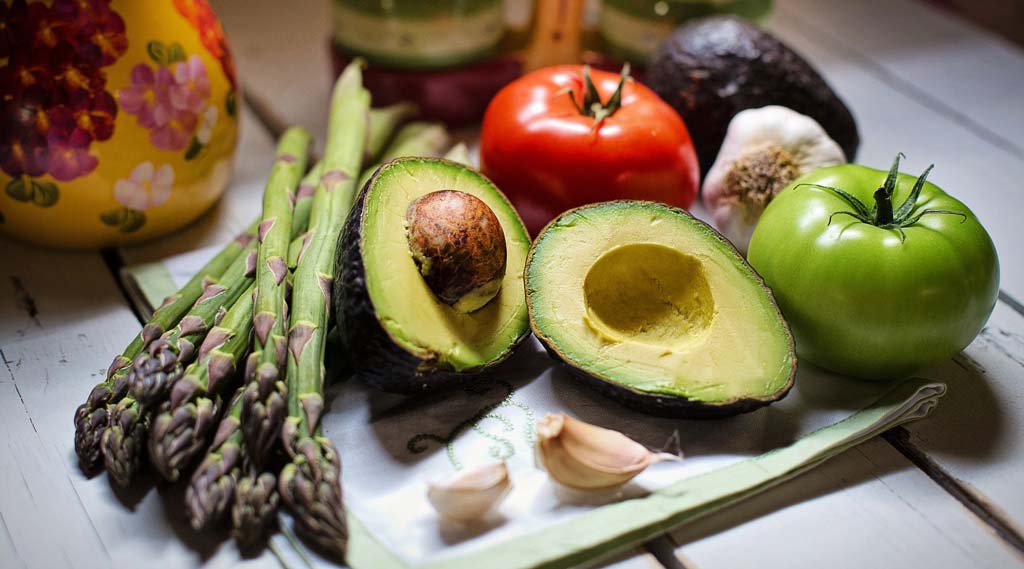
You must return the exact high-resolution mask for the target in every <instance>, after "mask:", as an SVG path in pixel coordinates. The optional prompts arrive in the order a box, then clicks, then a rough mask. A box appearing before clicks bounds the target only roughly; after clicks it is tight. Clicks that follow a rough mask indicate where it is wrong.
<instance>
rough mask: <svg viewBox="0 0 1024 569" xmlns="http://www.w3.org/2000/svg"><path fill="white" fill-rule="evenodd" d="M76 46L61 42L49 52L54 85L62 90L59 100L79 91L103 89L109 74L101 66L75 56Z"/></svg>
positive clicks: (64, 99)
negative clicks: (77, 58) (90, 63)
mask: <svg viewBox="0 0 1024 569" xmlns="http://www.w3.org/2000/svg"><path fill="white" fill-rule="evenodd" d="M74 54H75V52H74V48H73V47H71V45H70V44H68V43H67V42H61V43H60V44H58V45H57V46H56V47H55V48H54V49H53V50H51V51H50V52H49V58H50V65H51V67H50V73H52V75H53V81H54V87H55V88H56V89H57V90H58V91H59V92H60V94H61V97H60V98H59V100H61V101H68V100H70V98H71V96H72V95H74V93H75V92H77V91H85V92H91V91H103V90H104V89H105V88H106V85H107V75H106V73H104V72H103V71H102V70H101V69H100V68H98V67H96V66H94V65H89V64H88V63H85V62H83V61H81V60H76V59H75V57H74Z"/></svg>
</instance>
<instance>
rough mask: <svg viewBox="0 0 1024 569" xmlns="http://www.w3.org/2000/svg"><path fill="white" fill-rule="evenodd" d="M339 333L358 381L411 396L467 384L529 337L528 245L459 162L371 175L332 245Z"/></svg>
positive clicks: (491, 189) (521, 230) (505, 210)
mask: <svg viewBox="0 0 1024 569" xmlns="http://www.w3.org/2000/svg"><path fill="white" fill-rule="evenodd" d="M340 239H341V241H340V244H339V247H338V260H337V262H338V267H337V271H336V273H335V274H336V275H337V276H338V279H337V281H336V282H335V285H334V294H333V297H334V306H335V314H337V316H338V327H339V331H340V332H341V338H342V341H343V344H344V346H345V348H346V351H347V354H348V357H349V358H350V361H351V362H352V364H353V366H354V368H355V372H356V374H357V375H359V376H362V377H363V378H365V379H367V380H368V381H369V382H370V383H372V384H373V385H375V386H377V387H379V388H381V389H383V390H386V391H392V392H398V393H415V392H421V391H426V390H431V389H436V388H441V387H445V386H450V385H451V384H453V383H457V382H459V381H460V380H465V379H467V378H471V377H473V376H474V375H476V374H478V373H479V372H481V371H484V370H485V369H488V368H490V367H492V366H494V365H495V364H497V363H499V362H501V361H503V360H505V359H506V358H507V357H508V356H509V355H510V354H511V353H512V351H513V350H514V348H515V347H516V346H517V345H519V344H520V343H521V342H522V340H523V339H524V338H525V337H526V335H527V334H528V333H529V329H530V328H529V318H528V313H527V310H526V299H525V298H524V296H523V267H524V265H525V263H526V257H527V255H528V254H529V249H530V237H529V234H528V233H527V232H526V228H525V227H524V226H523V222H522V220H520V219H519V216H518V215H517V214H516V212H515V209H513V207H512V205H511V203H510V202H509V201H508V199H507V198H506V197H505V196H504V194H502V193H501V192H500V191H499V190H498V188H497V187H495V186H494V184H492V183H491V182H490V181H489V180H488V179H487V178H485V177H484V176H482V175H481V174H479V173H478V172H476V171H474V170H471V169H469V168H467V167H465V166H463V165H461V164H457V163H455V162H450V161H447V160H442V159H433V158H400V159H397V160H394V161H392V162H389V163H387V164H385V165H384V166H382V167H381V168H380V169H378V170H377V172H376V174H374V176H373V177H372V178H371V179H370V180H369V181H368V182H367V183H366V185H365V186H364V187H363V189H362V191H361V192H360V194H359V196H358V197H357V198H356V202H355V204H354V205H353V208H352V212H351V213H350V215H349V218H348V221H347V223H346V225H345V230H344V231H343V232H342V235H341V237H340Z"/></svg>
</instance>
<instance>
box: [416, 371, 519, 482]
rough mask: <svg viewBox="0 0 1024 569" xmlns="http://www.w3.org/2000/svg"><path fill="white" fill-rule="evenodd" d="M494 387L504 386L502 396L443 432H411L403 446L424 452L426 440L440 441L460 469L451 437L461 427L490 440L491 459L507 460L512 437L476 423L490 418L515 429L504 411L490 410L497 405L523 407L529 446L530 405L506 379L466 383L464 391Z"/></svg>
mask: <svg viewBox="0 0 1024 569" xmlns="http://www.w3.org/2000/svg"><path fill="white" fill-rule="evenodd" d="M494 387H502V388H504V390H505V396H504V397H503V398H502V400H501V401H498V402H497V403H492V404H490V405H487V406H485V407H483V408H481V409H480V410H479V411H477V412H476V413H474V414H473V416H471V417H470V418H469V419H466V420H465V421H462V422H461V423H459V424H458V425H456V426H455V428H453V429H452V430H451V432H449V433H448V435H447V436H441V435H436V434H434V433H420V434H418V435H415V436H414V437H412V438H410V439H409V441H408V442H407V443H406V445H405V446H406V449H408V451H409V452H410V453H412V454H421V453H423V452H426V451H427V449H428V448H429V445H428V444H426V443H427V442H435V443H438V444H440V445H444V446H445V453H446V454H447V455H448V462H450V463H451V465H452V467H453V468H455V470H461V469H462V466H463V465H462V462H461V461H460V460H459V459H458V457H457V456H456V453H455V440H456V439H457V438H458V437H459V435H461V434H462V433H463V432H464V431H466V430H468V429H472V430H473V431H475V432H476V433H477V434H479V435H480V436H482V437H484V438H487V439H490V440H491V441H493V442H494V444H492V445H491V446H490V448H489V449H488V452H489V454H490V455H491V457H492V458H494V459H495V460H508V459H509V458H511V457H512V456H513V455H514V454H515V452H516V450H515V445H513V444H512V441H511V440H509V439H508V438H506V437H503V436H501V435H498V434H495V433H491V432H489V431H487V430H485V429H484V428H483V427H482V426H480V423H482V422H483V421H484V420H486V419H492V420H494V421H497V422H498V423H500V424H501V426H502V427H503V429H502V430H503V431H504V432H508V433H510V432H513V431H515V424H514V423H513V422H512V421H511V420H510V419H508V418H507V417H505V416H504V415H501V414H498V413H493V411H494V410H495V409H497V408H499V407H515V408H517V409H520V410H521V411H523V414H524V415H526V429H524V431H523V439H524V440H525V441H526V444H527V445H528V446H531V447H532V446H533V441H534V426H533V423H534V420H533V411H532V410H531V409H530V406H529V405H527V404H526V403H523V402H521V401H517V400H516V399H515V389H513V388H512V384H510V383H509V382H507V381H497V382H494V383H487V384H482V385H473V386H468V387H466V388H465V392H466V393H468V394H470V395H481V394H484V393H486V392H487V391H490V390H491V389H492V388H494Z"/></svg>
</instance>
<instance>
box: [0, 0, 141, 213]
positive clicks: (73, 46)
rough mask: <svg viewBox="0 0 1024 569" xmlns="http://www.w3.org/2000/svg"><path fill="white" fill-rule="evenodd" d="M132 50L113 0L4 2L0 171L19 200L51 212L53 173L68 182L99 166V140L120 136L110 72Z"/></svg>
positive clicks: (55, 193) (0, 12)
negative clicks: (94, 148) (109, 87)
mask: <svg viewBox="0 0 1024 569" xmlns="http://www.w3.org/2000/svg"><path fill="white" fill-rule="evenodd" d="M127 48H128V37H127V35H126V32H125V23H124V20H123V19H122V18H121V16H120V15H119V14H118V13H117V12H115V11H114V10H113V9H112V8H111V7H110V0H54V2H53V3H52V4H44V3H41V2H33V3H31V4H29V3H27V2H26V1H25V0H14V1H13V2H11V3H6V2H0V58H7V62H6V64H5V65H4V66H3V67H2V68H0V133H2V134H0V170H2V171H3V172H4V173H5V174H7V175H8V176H10V177H11V178H12V179H11V180H10V181H8V182H7V184H6V186H5V188H4V190H5V192H6V193H7V195H8V196H10V197H11V198H13V199H14V200H17V201H19V202H26V203H31V204H34V205H37V206H39V207H50V206H52V205H54V204H55V203H57V201H58V200H59V198H60V190H59V188H58V186H57V184H55V183H54V182H51V181H48V180H43V179H40V177H41V176H43V175H45V174H49V175H50V176H51V177H53V178H54V179H56V180H58V181H61V182H67V181H70V180H73V179H75V178H78V177H81V176H84V175H86V174H89V173H90V172H92V171H93V170H94V169H95V168H96V165H97V164H98V159H97V157H96V156H95V155H94V154H93V153H92V152H91V147H92V144H93V142H102V141H105V140H108V139H109V138H110V137H111V136H113V134H114V119H115V117H116V116H117V105H116V104H115V103H114V99H113V97H112V96H111V94H110V93H109V92H108V91H107V90H106V87H107V85H106V83H107V76H106V72H105V71H104V68H105V67H109V66H111V65H113V64H114V62H116V61H117V60H118V58H120V57H121V56H122V55H123V54H124V52H125V51H126V50H127Z"/></svg>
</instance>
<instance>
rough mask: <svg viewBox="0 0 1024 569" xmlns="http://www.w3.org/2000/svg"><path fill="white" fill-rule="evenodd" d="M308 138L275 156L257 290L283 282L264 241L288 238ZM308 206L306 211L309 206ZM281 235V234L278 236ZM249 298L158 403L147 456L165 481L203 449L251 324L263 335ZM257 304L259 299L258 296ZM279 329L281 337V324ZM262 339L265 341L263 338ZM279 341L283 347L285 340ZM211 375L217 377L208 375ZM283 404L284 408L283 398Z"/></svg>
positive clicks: (298, 135)
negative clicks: (166, 398) (224, 385)
mask: <svg viewBox="0 0 1024 569" xmlns="http://www.w3.org/2000/svg"><path fill="white" fill-rule="evenodd" d="M310 142H311V139H310V136H309V134H308V133H307V132H306V131H305V130H303V129H301V128H292V129H289V130H287V131H286V132H285V133H284V134H283V135H282V137H281V140H280V142H279V144H278V148H277V153H276V159H275V162H274V166H273V168H272V169H271V173H270V176H269V177H268V179H267V186H266V190H265V192H264V193H265V194H266V195H272V196H273V198H274V200H271V201H272V207H271V208H270V209H268V208H266V207H265V209H267V210H268V211H270V210H273V211H277V212H281V213H280V214H279V215H276V216H275V215H265V216H264V217H263V219H262V220H261V222H260V224H259V242H260V245H259V250H258V256H257V265H256V277H257V285H256V287H257V290H258V287H259V281H260V279H261V278H262V279H263V282H264V283H265V282H266V281H267V280H269V281H270V282H271V283H274V282H275V281H276V280H278V279H280V280H282V281H283V279H284V274H285V273H286V272H287V267H286V266H285V261H284V259H283V256H281V255H278V256H276V257H275V256H274V255H273V254H272V252H273V250H272V248H271V249H268V248H267V247H266V245H267V243H268V242H269V243H271V244H273V242H274V240H275V239H276V240H277V241H283V242H284V243H285V244H287V242H288V239H289V238H290V237H291V222H292V203H293V202H294V201H295V199H296V198H295V188H296V185H297V184H298V183H299V177H300V176H301V175H302V172H303V170H305V167H306V157H307V153H308V150H309V146H310ZM265 201H266V200H265ZM305 201H307V202H309V201H310V200H305ZM310 205H311V204H310ZM306 209H307V212H308V208H306ZM282 233H283V236H281V237H277V236H278V235H281V234H282ZM275 259H276V262H275ZM261 273H262V275H261ZM250 288H251V287H250ZM279 288H280V290H279V291H277V292H276V293H274V294H275V295H276V296H277V299H278V300H279V302H280V303H281V304H282V305H283V302H284V293H285V290H284V286H283V284H282V286H280V287H279ZM257 296H258V295H257ZM272 300H273V299H272ZM253 302H254V301H253V300H252V295H251V294H243V296H242V297H240V298H239V300H238V301H236V302H235V307H233V308H232V309H231V310H230V311H229V312H228V314H227V316H225V320H224V321H223V323H222V325H221V326H218V327H216V328H214V329H213V330H212V331H211V332H210V334H209V335H207V337H206V340H205V341H204V342H203V346H202V348H201V349H200V357H199V358H198V359H197V361H196V362H194V363H193V364H192V365H190V366H189V368H188V369H187V370H186V371H185V373H184V375H183V376H182V378H181V379H180V380H178V381H176V382H175V383H174V385H173V387H172V388H171V397H170V401H167V402H165V403H163V404H162V406H161V409H160V412H159V413H157V415H156V417H154V419H153V421H152V429H151V431H150V438H149V450H150V458H151V459H152V462H153V465H154V466H155V467H156V469H157V471H158V472H159V473H160V474H161V475H163V476H164V478H166V479H168V480H171V481H174V480H177V478H178V475H179V471H180V468H181V467H182V466H184V465H187V464H188V463H190V462H191V461H192V459H193V458H194V456H195V455H196V453H198V452H199V451H201V450H202V449H203V446H204V444H205V442H206V440H207V435H208V433H209V431H210V430H211V429H212V428H213V427H214V424H213V421H214V418H215V416H216V415H217V407H218V405H217V403H218V400H217V397H216V396H217V394H218V393H219V390H220V388H221V387H222V386H221V385H220V381H219V380H221V379H223V378H224V376H228V375H230V374H231V373H232V372H233V371H234V368H235V366H236V365H237V363H238V362H239V361H240V360H241V358H242V357H243V356H244V354H245V352H246V351H247V348H248V346H249V344H248V340H249V332H250V331H251V330H253V329H254V328H255V330H256V340H257V341H259V340H260V338H261V335H260V323H261V322H263V321H264V320H265V319H264V318H263V317H264V316H266V314H265V313H260V314H257V315H256V317H255V318H254V317H253ZM255 302H257V303H258V302H259V298H257V299H256V301H255ZM236 308H237V310H236ZM274 310H275V311H274V312H272V313H270V314H271V317H273V314H276V313H277V311H278V310H279V309H274ZM280 328H281V329H282V333H281V335H283V328H284V326H283V324H282V325H281V326H280ZM263 339H264V340H266V337H265V336H264V337H263ZM280 343H281V351H283V340H282V341H281V342H280ZM257 349H262V344H258V345H257ZM271 353H273V351H271ZM211 364H212V365H214V366H216V367H215V368H212V372H211V371H210V370H211V368H210V367H209V366H210V365H211ZM211 374H218V375H217V376H214V377H211ZM281 406H282V407H283V406H284V401H283V399H282V402H281ZM283 414H284V411H283V410H282V415H283Z"/></svg>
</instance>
